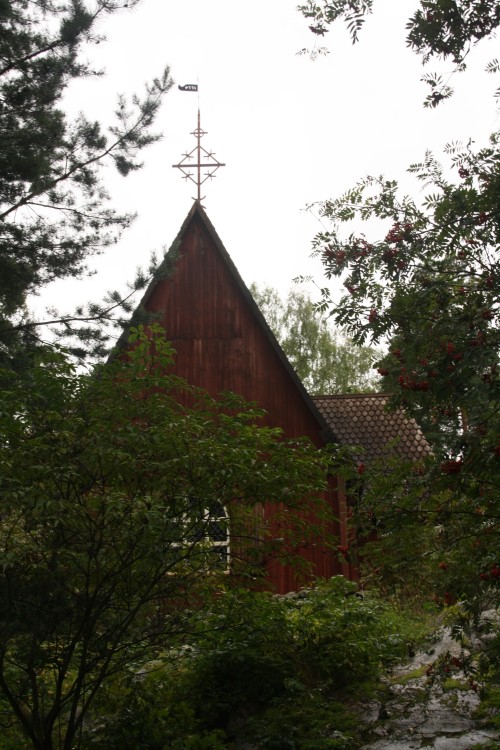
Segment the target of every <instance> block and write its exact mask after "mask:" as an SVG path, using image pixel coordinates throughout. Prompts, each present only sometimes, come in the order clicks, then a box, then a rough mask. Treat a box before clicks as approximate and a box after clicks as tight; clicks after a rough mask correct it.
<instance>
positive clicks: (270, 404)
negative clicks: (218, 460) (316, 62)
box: [146, 213, 345, 593]
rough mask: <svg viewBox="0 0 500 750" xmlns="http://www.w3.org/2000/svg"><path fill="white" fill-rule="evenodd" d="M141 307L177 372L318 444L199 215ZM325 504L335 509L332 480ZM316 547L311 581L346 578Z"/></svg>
mask: <svg viewBox="0 0 500 750" xmlns="http://www.w3.org/2000/svg"><path fill="white" fill-rule="evenodd" d="M146 306H147V309H148V310H150V311H153V312H155V313H156V314H157V315H158V319H159V322H160V324H161V325H162V326H163V327H164V328H165V330H166V332H167V337H168V339H169V340H170V341H171V342H172V344H173V346H174V348H175V350H176V352H177V354H176V365H175V368H174V370H175V372H177V374H179V375H181V376H182V377H184V378H185V379H186V380H187V381H188V382H190V383H192V384H193V385H196V386H199V387H201V388H203V389H205V390H206V391H208V392H209V393H210V394H211V395H214V396H216V395H217V394H218V393H220V392H222V391H225V390H229V391H233V392H234V393H238V394H240V395H242V396H244V397H245V398H246V399H248V400H252V401H257V402H258V404H259V406H261V407H263V408H264V409H265V410H266V411H267V412H268V417H267V418H266V422H267V424H268V425H270V426H279V427H281V428H282V429H283V430H284V433H285V435H286V436H287V437H298V436H301V435H307V436H309V437H310V438H311V440H312V441H313V442H314V443H315V444H316V445H317V446H321V445H323V438H322V436H321V427H320V425H319V423H318V422H317V420H316V419H315V416H314V414H313V413H312V412H311V411H310V410H309V408H308V407H307V405H306V402H305V401H304V399H303V397H302V394H301V393H300V391H299V389H298V388H297V386H296V384H295V382H294V380H293V379H292V378H291V377H290V375H289V372H288V371H287V369H286V368H285V366H284V365H283V363H282V361H281V360H280V358H279V356H278V355H277V353H276V351H275V349H274V348H273V346H272V344H271V342H270V340H269V338H268V336H267V335H266V332H265V331H264V330H263V328H262V326H261V325H260V323H259V321H258V320H257V317H256V315H255V314H254V311H253V310H252V309H251V307H250V306H249V305H248V303H247V301H246V299H245V297H244V294H243V292H242V290H241V287H240V285H239V283H238V281H237V280H236V279H235V278H234V275H233V273H232V272H231V270H230V268H229V267H228V265H227V262H226V260H225V258H224V257H223V254H221V251H220V250H219V248H218V246H217V244H216V242H215V241H214V238H213V237H212V235H211V233H210V232H209V231H208V230H207V228H206V226H205V224H204V222H203V221H202V219H201V218H200V216H199V215H197V214H196V213H195V214H194V216H193V218H192V220H191V221H190V223H189V224H188V226H187V227H186V229H185V232H184V235H183V237H182V242H181V246H180V249H179V258H178V261H177V264H176V267H175V269H174V271H173V273H172V274H171V276H170V277H169V278H164V279H160V280H159V281H158V283H157V284H156V286H155V287H154V289H153V290H152V292H151V294H150V295H149V297H148V300H147V304H146ZM328 502H329V503H331V504H333V506H334V507H335V508H336V511H338V503H337V491H336V483H335V482H333V483H332V486H331V488H330V491H329V493H328ZM312 521H313V519H312V518H311V522H312ZM337 531H339V529H337ZM320 541H321V540H317V543H316V544H315V545H312V546H311V545H309V546H307V547H305V548H304V550H303V551H302V553H301V554H303V556H304V558H305V559H307V560H309V561H310V562H311V563H312V564H313V566H314V569H315V573H316V575H320V576H331V575H334V574H337V573H341V572H343V568H342V566H341V565H340V563H339V562H338V560H337V555H336V554H332V552H331V550H327V549H326V548H325V545H324V544H321V543H320ZM344 567H345V566H344ZM269 575H270V577H271V579H272V582H273V585H274V587H275V588H276V590H277V591H279V592H281V593H284V592H286V591H290V590H295V589H296V588H297V586H298V585H299V584H300V581H298V580H297V577H296V574H295V572H294V570H293V569H291V568H290V567H289V566H285V567H283V566H278V565H276V564H275V563H272V564H271V565H270V566H269Z"/></svg>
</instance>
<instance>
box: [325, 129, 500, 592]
mask: <svg viewBox="0 0 500 750" xmlns="http://www.w3.org/2000/svg"><path fill="white" fill-rule="evenodd" d="M498 142H499V141H498V136H492V138H491V142H490V144H489V145H488V146H487V147H486V148H483V149H480V150H478V151H473V150H472V148H471V147H468V148H465V149H462V150H460V149H457V148H456V147H450V148H449V149H448V151H449V156H450V159H451V165H452V172H451V174H450V175H449V176H447V173H445V171H444V170H443V169H442V167H441V166H440V165H439V163H438V162H437V161H436V160H435V158H434V157H433V156H432V155H431V154H427V156H426V158H425V160H424V162H422V163H419V164H415V165H413V166H412V167H411V169H410V171H411V172H413V173H414V174H415V175H416V176H417V177H418V178H419V179H420V180H421V181H423V182H424V183H425V185H426V187H427V190H428V193H427V195H426V197H424V199H423V201H422V203H421V204H419V203H417V202H416V201H415V200H414V199H413V198H411V197H409V196H400V195H399V194H398V185H397V183H396V182H395V181H391V180H386V179H383V178H376V179H375V178H367V179H364V180H361V181H360V182H359V183H358V184H357V185H356V186H355V187H354V188H353V189H352V190H349V191H348V192H346V193H345V194H344V195H343V196H342V197H340V198H338V199H336V200H331V201H326V202H325V203H324V204H323V205H322V209H321V213H322V216H323V219H326V220H329V221H331V223H332V229H331V230H330V231H324V232H321V233H319V234H318V235H317V236H316V238H315V241H314V245H315V252H316V253H317V254H319V255H320V257H321V259H322V262H323V264H324V267H325V273H326V275H327V277H329V278H331V277H334V276H342V277H343V278H344V286H345V288H346V293H345V294H344V295H343V296H342V297H341V299H339V300H338V301H333V300H332V299H329V298H328V292H325V294H326V297H325V299H324V300H323V306H324V307H325V308H331V309H332V310H333V313H334V319H335V320H336V322H337V323H338V324H339V325H342V326H345V327H346V328H347V330H348V331H349V332H350V334H351V335H352V336H353V337H354V338H355V339H356V340H357V341H358V342H360V343H362V342H364V341H366V340H371V341H373V342H375V343H376V342H380V341H382V340H384V341H386V342H387V343H388V346H389V354H388V355H387V356H386V357H384V358H382V359H381V360H380V361H379V362H378V363H377V364H378V372H379V374H380V375H381V376H382V378H383V382H384V389H386V390H389V391H391V392H392V393H393V403H394V404H397V405H401V406H403V407H404V409H405V410H406V411H407V413H409V414H410V415H412V416H414V417H415V418H416V419H417V421H418V422H419V424H420V425H421V426H422V428H423V430H424V433H425V435H426V437H427V439H428V440H429V442H430V444H431V447H432V449H433V451H434V457H433V460H431V461H430V463H429V465H428V466H427V467H422V474H421V475H418V474H414V477H413V480H412V479H411V476H412V472H411V471H408V475H407V479H406V480H405V483H404V484H403V485H401V484H400V485H399V488H396V485H394V487H393V493H392V494H393V497H394V496H397V497H398V498H399V499H400V502H396V503H395V504H392V505H391V504H388V503H387V492H388V490H387V486H385V490H384V494H382V495H380V498H381V502H382V508H385V511H387V513H388V514H389V516H391V518H392V519H393V520H394V519H396V522H397V525H398V526H401V525H402V524H403V523H404V522H405V518H406V522H408V519H409V517H410V515H413V517H415V514H416V515H417V516H418V517H419V518H420V520H421V521H422V520H423V519H425V520H427V521H428V523H429V525H430V526H431V527H433V528H434V529H436V528H438V527H439V528H441V529H442V533H441V535H440V537H439V539H435V540H434V541H435V542H436V545H437V546H436V549H438V548H439V549H441V550H442V554H444V553H445V552H446V554H449V555H451V556H452V557H453V558H454V559H455V561H456V565H455V566H454V567H453V566H451V564H450V565H449V564H448V563H446V566H447V569H448V568H449V569H450V578H449V580H450V584H449V587H450V586H451V585H452V584H453V585H454V586H455V589H456V590H455V592H454V595H456V596H460V595H463V594H467V595H470V596H473V595H474V594H475V593H477V585H478V584H479V583H480V582H481V581H483V582H485V581H486V583H487V584H488V585H491V584H492V583H497V575H498V574H497V573H496V571H497V570H498V567H497V566H498V562H499V561H498V559H497V558H498V538H499V534H500V525H499V522H500V507H499V504H498V498H499V496H500V493H499V486H498V462H499V460H500V446H499V444H498V436H499V434H500V406H499V377H498V376H499V357H498V352H499V344H500V328H499V316H500V303H499V294H498V290H499V281H500V266H499V259H498V244H499V240H500V169H499V165H500V158H499V156H500V154H499V148H498ZM368 220H370V221H372V222H373V221H375V222H377V226H379V227H380V230H379V233H378V234H377V229H374V225H373V223H372V224H371V226H370V236H369V237H367V236H365V234H364V233H363V232H362V228H363V222H364V221H368ZM344 223H349V224H354V225H355V227H356V231H355V232H353V233H351V234H350V235H349V236H346V235H345V234H343V233H342V224H344ZM374 234H375V237H374V236H373V235H374ZM396 476H398V481H399V480H401V475H399V474H398V475H396V474H394V475H393V480H394V482H396ZM412 486H413V488H416V492H417V495H416V496H415V495H412ZM379 489H380V488H379ZM429 491H432V498H433V501H432V502H433V504H432V503H431V504H429V497H428V493H429ZM426 493H427V494H426ZM405 498H406V499H405ZM370 502H371V501H370ZM395 508H398V513H397V516H394V509H395ZM371 512H373V507H372V508H371ZM381 513H382V514H383V513H384V511H383V510H381V506H380V504H379V507H378V511H377V514H378V515H379V516H380V514H381ZM386 515H387V514H386ZM452 570H453V572H454V573H455V578H452V577H451V572H452ZM457 571H459V572H460V575H457ZM481 576H482V577H481ZM443 578H444V576H443ZM485 585H486V584H485Z"/></svg>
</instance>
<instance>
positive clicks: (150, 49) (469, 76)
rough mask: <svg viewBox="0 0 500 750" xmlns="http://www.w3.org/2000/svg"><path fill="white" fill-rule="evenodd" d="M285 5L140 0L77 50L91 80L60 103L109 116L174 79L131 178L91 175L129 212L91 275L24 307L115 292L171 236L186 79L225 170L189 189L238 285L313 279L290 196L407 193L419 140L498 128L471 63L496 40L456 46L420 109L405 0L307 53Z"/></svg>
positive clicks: (288, 1)
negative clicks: (377, 178)
mask: <svg viewBox="0 0 500 750" xmlns="http://www.w3.org/2000/svg"><path fill="white" fill-rule="evenodd" d="M296 5H297V0H252V2H247V3H240V2H237V0H182V1H181V2H173V0H144V2H143V3H142V4H141V5H140V6H139V7H138V8H137V9H135V10H134V11H133V12H129V13H127V12H121V13H119V14H116V15H115V16H113V17H111V18H110V19H109V20H108V22H107V23H106V25H105V27H104V26H103V28H102V31H103V32H104V33H105V34H106V36H107V42H105V43H102V44H100V45H99V46H98V47H96V48H91V49H89V57H90V59H92V61H95V63H96V65H97V66H98V67H104V68H105V69H106V73H107V75H106V76H105V77H104V78H102V79H100V80H95V79H94V80H89V81H84V82H78V83H77V84H75V85H74V87H73V89H72V90H71V91H70V92H69V94H68V96H67V99H66V104H67V107H68V109H69V111H74V112H75V113H76V112H77V111H78V110H79V109H83V110H84V111H85V113H86V114H87V115H88V116H91V117H95V118H96V119H99V120H101V121H103V122H106V121H108V122H109V121H110V120H111V115H112V111H113V108H114V104H115V101H116V96H115V95H116V94H117V93H132V92H134V91H137V92H138V93H140V91H141V89H142V87H143V84H144V83H145V82H146V81H147V80H150V79H151V78H152V77H153V76H155V75H159V73H160V71H161V70H162V68H163V66H164V65H165V64H169V65H170V67H171V72H172V75H173V77H174V79H175V82H176V86H175V88H173V89H172V91H171V92H170V93H169V94H168V95H167V97H166V98H165V102H164V106H163V108H162V111H161V115H160V117H159V120H158V124H157V129H159V130H161V131H162V132H163V134H164V138H163V140H162V141H160V142H159V143H158V144H155V145H154V146H152V147H150V148H149V149H147V150H146V151H144V152H143V160H144V168H143V169H142V170H141V171H140V172H139V173H136V174H134V175H131V176H129V177H128V178H126V179H122V178H118V177H115V176H114V174H113V173H112V172H111V170H107V174H106V182H107V185H108V187H109V190H110V192H111V194H112V195H113V197H114V199H115V200H114V204H115V205H116V206H117V207H118V208H119V209H122V210H123V209H130V210H133V211H137V212H138V215H139V216H138V219H137V221H136V222H135V224H134V226H133V228H132V229H131V230H129V231H128V232H127V233H126V234H125V235H124V236H123V239H122V240H121V242H120V243H119V244H118V245H117V246H116V247H114V248H111V249H109V250H108V251H107V252H106V254H105V255H104V256H102V257H100V258H98V259H96V260H95V263H94V262H93V261H92V264H93V265H94V266H95V268H96V271H97V273H96V275H95V276H93V277H92V278H90V279H86V280H84V281H81V282H74V281H72V282H59V283H58V284H57V285H52V287H51V288H50V289H48V290H47V291H46V292H45V293H44V294H43V296H42V298H41V300H40V302H43V303H44V304H56V305H57V306H58V307H59V308H60V310H61V311H62V310H64V309H68V310H69V309H71V308H72V306H73V305H74V304H76V303H77V302H81V301H84V300H85V299H89V298H90V299H99V298H100V296H101V295H102V293H103V292H104V291H105V290H106V289H109V288H124V287H125V284H126V282H127V280H130V279H132V278H133V276H134V271H135V268H136V267H137V266H138V265H146V264H147V261H148V259H149V254H150V251H151V250H153V249H154V250H156V251H158V252H161V250H162V248H165V247H166V248H168V247H169V246H170V244H171V242H172V241H173V240H174V239H175V236H176V234H177V232H178V230H179V228H180V226H181V224H182V222H183V220H184V218H185V216H186V214H187V213H188V211H189V209H190V207H191V205H192V198H193V196H194V195H195V190H196V188H195V186H194V185H193V184H192V183H186V182H185V181H184V180H182V179H181V174H180V172H179V170H176V169H172V167H171V165H172V164H175V163H177V162H178V161H180V159H181V157H182V155H183V153H185V152H186V151H190V150H191V149H192V148H193V147H194V145H195V141H194V137H193V136H192V135H190V132H191V131H193V130H194V128H195V126H196V116H197V106H198V97H197V95H196V94H193V93H182V92H180V91H178V89H177V84H185V83H198V84H199V90H200V98H199V100H200V105H201V124H202V127H203V128H204V130H206V131H207V133H208V134H207V135H206V136H205V137H204V139H203V141H202V143H203V145H204V146H205V147H206V148H207V149H208V150H213V151H214V152H215V155H216V157H217V158H218V159H219V160H220V161H222V162H225V163H226V165H227V166H226V167H224V168H221V169H219V171H218V173H217V177H216V178H215V179H214V180H213V181H211V182H207V183H206V185H205V186H206V191H205V193H206V199H205V200H204V201H203V205H204V206H205V208H206V210H207V213H208V216H209V217H210V219H211V221H212V223H213V224H214V226H215V228H216V230H217V232H218V234H219V236H220V238H221V240H222V242H223V243H224V245H225V247H226V249H227V250H228V252H229V254H230V255H231V257H232V259H233V261H234V262H235V264H236V266H237V268H238V269H239V271H240V273H241V275H242V276H243V279H244V281H245V282H246V283H247V284H250V283H251V282H252V281H257V282H258V283H268V284H271V285H273V286H276V287H278V288H279V290H280V291H281V292H282V293H285V292H286V290H287V289H288V288H289V286H290V285H291V280H292V278H293V277H294V276H297V275H299V274H310V273H313V274H314V275H315V277H316V278H317V281H318V283H320V284H324V280H323V278H322V276H321V266H320V264H319V263H318V262H317V261H312V260H311V259H310V258H309V254H310V242H311V239H312V237H313V236H314V234H315V233H316V232H317V231H318V230H319V229H320V224H319V223H318V222H317V220H315V219H314V218H313V217H312V216H311V215H310V214H307V213H305V212H304V211H303V209H304V207H305V205H306V204H308V203H311V202H314V201H317V200H322V199H326V198H329V197H336V196H338V195H339V194H341V193H342V192H344V191H345V190H346V189H347V188H349V187H351V186H352V185H353V184H354V183H355V181H356V180H357V179H359V178H361V177H363V176H366V175H367V174H381V173H384V174H385V175H386V176H387V177H390V178H396V179H402V181H403V182H404V183H405V185H406V186H407V189H408V190H413V192H414V191H415V189H420V188H419V187H416V188H415V187H414V184H415V183H413V181H412V180H413V178H410V177H409V176H407V175H405V170H406V168H407V166H408V165H409V164H410V163H412V162H415V161H420V160H421V159H422V158H423V156H424V152H425V150H426V149H427V148H430V149H431V150H433V151H434V152H435V153H436V154H437V155H439V154H441V153H442V150H443V147H444V145H445V144H446V143H448V142H449V141H452V140H467V139H468V138H469V137H472V138H473V139H474V140H475V141H476V142H477V143H478V144H481V145H482V144H484V143H485V142H486V140H487V137H488V135H489V134H490V133H491V132H492V131H493V130H495V129H497V128H498V127H499V122H500V115H499V112H498V109H496V108H495V102H494V99H493V91H494V89H495V88H496V86H498V81H497V80H496V78H494V77H493V76H491V75H488V74H486V73H484V72H483V71H484V67H485V65H486V63H487V62H488V61H489V60H490V59H491V58H492V57H495V56H498V53H499V52H500V50H499V45H498V41H497V40H496V41H491V42H488V43H487V44H485V45H483V46H482V47H480V48H479V49H478V50H476V51H475V52H474V53H473V54H471V56H470V64H469V70H468V71H467V72H466V73H465V74H462V75H459V76H455V77H454V79H453V80H452V82H451V84H452V85H453V86H454V88H455V95H454V97H453V98H452V99H451V100H449V101H448V102H443V103H442V104H441V105H440V106H439V107H437V108H436V109H434V110H428V109H424V108H423V106H422V102H423V99H424V97H425V96H426V94H427V87H426V86H425V85H424V84H422V83H420V82H419V79H420V76H421V74H422V66H421V64H420V61H419V59H418V58H417V57H416V56H415V54H414V53H413V52H411V51H410V50H408V49H407V48H406V44H405V30H404V27H405V23H406V21H407V19H408V17H409V16H410V15H411V12H412V10H413V9H414V8H415V7H417V5H418V3H417V0H406V1H403V0H378V2H375V3H374V5H375V13H374V15H373V16H372V17H371V18H369V19H368V20H367V22H366V24H365V27H364V29H363V31H362V33H361V40H360V42H359V43H358V44H357V45H354V46H353V45H351V43H350V39H349V36H348V33H347V31H346V29H345V27H344V26H343V25H339V26H338V27H337V28H335V30H332V31H330V33H328V34H327V35H326V36H325V37H323V39H322V40H321V39H320V44H322V45H325V46H328V47H329V49H330V50H331V52H330V54H329V55H328V56H326V57H320V58H318V59H317V60H316V61H312V60H310V59H309V58H308V57H307V56H298V55H297V54H296V53H297V52H298V50H300V49H302V48H303V47H312V46H314V42H315V37H314V36H313V35H312V34H311V33H310V32H309V30H308V28H307V23H306V21H305V19H303V18H302V16H301V15H300V14H299V13H298V12H297V11H296ZM437 67H438V65H431V66H429V68H430V70H433V69H435V68H437ZM450 67H451V66H447V67H445V68H444V70H449V69H450ZM37 307H38V305H37Z"/></svg>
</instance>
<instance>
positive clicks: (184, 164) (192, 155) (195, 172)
mask: <svg viewBox="0 0 500 750" xmlns="http://www.w3.org/2000/svg"><path fill="white" fill-rule="evenodd" d="M178 88H179V90H180V91H198V85H197V84H196V83H187V84H185V85H184V86H179V87H178ZM191 135H194V136H195V138H196V146H195V147H194V148H193V149H192V150H191V151H189V152H187V153H185V154H184V155H183V157H182V159H181V160H180V162H179V163H178V164H172V167H173V168H174V169H180V170H181V172H182V177H183V179H184V180H186V181H187V180H191V182H194V184H195V185H196V186H197V197H196V198H194V199H193V200H195V201H198V203H200V205H201V201H202V200H204V198H205V196H203V197H202V196H201V186H202V185H203V183H204V182H206V181H207V180H211V179H213V178H214V177H215V173H216V172H217V170H218V169H219V167H225V166H226V165H225V164H222V162H220V161H218V159H216V158H215V153H214V152H213V151H207V149H206V148H204V147H203V146H202V145H201V139H202V138H203V136H204V135H207V133H206V131H205V130H203V129H202V127H201V125H200V108H199V107H198V126H197V128H196V130H193V132H192V133H191ZM193 159H195V161H193ZM203 170H205V171H203Z"/></svg>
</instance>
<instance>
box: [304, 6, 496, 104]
mask: <svg viewBox="0 0 500 750" xmlns="http://www.w3.org/2000/svg"><path fill="white" fill-rule="evenodd" d="M298 9H299V11H300V12H301V13H302V15H303V16H304V17H305V18H306V19H307V20H308V22H309V24H310V26H309V28H310V30H311V31H312V32H313V33H314V34H315V35H316V36H318V37H323V36H324V35H325V34H326V33H327V32H328V30H329V27H330V26H331V25H332V24H334V23H335V22H336V21H338V20H342V21H344V22H345V23H346V25H347V29H348V31H349V34H350V36H351V39H352V41H353V43H355V42H357V41H358V40H359V32H360V31H361V28H362V26H363V23H364V21H365V19H366V17H367V16H368V15H369V14H370V13H372V10H373V0H322V2H320V3H318V2H316V0H308V1H307V2H306V3H305V4H303V5H299V8H298ZM499 25H500V6H499V5H498V2H497V0H420V1H419V7H418V9H417V10H416V11H415V12H414V13H413V14H412V15H411V16H410V18H409V19H408V23H407V25H406V29H407V36H406V41H407V44H408V46H409V47H410V48H411V49H412V50H413V51H414V52H415V53H416V54H418V55H419V56H420V57H421V59H422V63H423V64H424V65H427V64H428V63H429V61H430V60H431V59H432V58H441V59H443V60H447V61H448V60H449V61H451V62H452V63H453V64H454V66H455V68H454V72H461V71H463V70H465V68H466V66H467V55H468V54H469V52H470V50H471V49H472V48H473V47H474V46H475V45H476V44H478V42H480V41H481V40H483V39H487V38H491V37H493V36H494V33H495V30H496V29H497V28H498V26H499ZM486 70H487V71H488V72H489V73H498V72H500V65H499V63H498V60H497V59H494V60H492V61H491V62H490V63H489V64H488V66H487V68H486ZM448 80H449V73H448V74H447V75H446V80H445V79H444V78H443V76H441V75H439V74H438V73H425V74H424V75H423V76H422V81H424V82H425V83H426V84H427V85H428V86H429V87H430V93H429V94H428V96H427V97H426V99H425V101H424V106H426V107H435V106H436V105H438V104H439V103H440V102H441V101H443V100H444V99H448V98H449V97H450V96H451V95H452V94H453V89H452V88H451V86H450V85H449V83H448ZM499 95H500V89H498V90H497V92H496V96H499Z"/></svg>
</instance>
